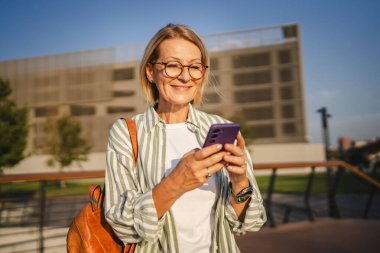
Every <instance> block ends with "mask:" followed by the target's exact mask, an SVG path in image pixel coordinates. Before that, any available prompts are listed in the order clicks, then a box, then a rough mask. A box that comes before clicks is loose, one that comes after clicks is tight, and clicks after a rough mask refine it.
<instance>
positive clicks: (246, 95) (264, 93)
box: [235, 89, 272, 103]
mask: <svg viewBox="0 0 380 253" xmlns="http://www.w3.org/2000/svg"><path fill="white" fill-rule="evenodd" d="M235 101H236V102H237V103H249V102H266V101H272V89H260V90H242V91H237V92H235Z"/></svg>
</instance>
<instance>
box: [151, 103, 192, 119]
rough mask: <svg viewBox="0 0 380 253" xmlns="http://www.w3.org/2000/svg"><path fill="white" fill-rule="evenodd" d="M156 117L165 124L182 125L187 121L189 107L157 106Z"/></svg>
mask: <svg viewBox="0 0 380 253" xmlns="http://www.w3.org/2000/svg"><path fill="white" fill-rule="evenodd" d="M156 112H157V114H158V116H160V118H161V119H162V120H163V121H164V122H165V123H166V124H176V123H183V122H186V120H187V115H188V114H189V105H188V104H187V105H166V106H165V105H163V104H158V108H157V109H156Z"/></svg>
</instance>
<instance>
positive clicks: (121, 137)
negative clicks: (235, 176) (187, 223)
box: [105, 105, 266, 253]
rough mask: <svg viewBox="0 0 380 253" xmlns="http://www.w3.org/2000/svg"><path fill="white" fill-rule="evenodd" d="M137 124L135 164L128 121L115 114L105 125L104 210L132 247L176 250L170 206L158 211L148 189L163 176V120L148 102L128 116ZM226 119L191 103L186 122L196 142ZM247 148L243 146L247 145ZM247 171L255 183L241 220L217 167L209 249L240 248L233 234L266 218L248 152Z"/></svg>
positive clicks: (225, 178)
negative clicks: (159, 214) (107, 134)
mask: <svg viewBox="0 0 380 253" xmlns="http://www.w3.org/2000/svg"><path fill="white" fill-rule="evenodd" d="M133 120H134V121H135V123H136V128H137V139H138V146H139V147H138V149H139V150H138V160H137V168H135V167H134V162H133V154H132V144H131V142H130V136H129V131H128V126H127V124H126V123H125V121H124V120H123V119H119V120H117V121H116V122H115V123H114V125H113V126H112V128H111V130H110V137H109V142H108V147H107V165H106V177H105V188H106V196H105V216H106V219H107V221H108V223H109V224H110V225H111V226H112V228H113V230H114V231H115V233H116V234H117V235H118V236H119V238H120V239H121V240H122V241H123V242H124V243H137V246H136V251H135V252H147V253H150V252H178V241H177V237H176V229H175V224H174V219H173V216H172V214H171V211H170V210H169V211H167V212H166V213H165V214H164V215H163V216H162V217H161V218H160V219H158V217H157V213H156V209H155V205H154V202H153V198H152V189H153V188H154V186H155V185H157V184H158V183H159V182H160V181H161V180H162V179H163V177H164V176H165V170H166V166H165V151H166V135H165V122H164V121H162V120H161V119H160V117H159V116H158V114H157V113H156V111H155V110H154V108H153V107H149V108H148V109H147V110H146V111H145V112H144V113H143V114H139V115H136V116H134V117H133ZM224 122H228V121H227V120H226V119H223V118H221V117H219V116H216V115H210V114H207V113H204V112H201V111H199V110H197V109H195V108H193V107H192V106H191V105H190V108H189V115H188V119H187V121H186V125H187V127H188V128H189V130H190V131H192V132H194V133H195V134H196V136H197V140H198V142H199V144H200V146H203V143H204V141H205V139H206V136H207V132H208V129H209V128H210V126H211V124H213V123H224ZM246 152H247V151H246ZM247 157H248V167H249V168H248V169H247V176H248V179H249V181H250V183H251V185H252V186H253V188H254V191H253V194H252V197H251V199H250V202H249V207H248V208H247V210H246V215H245V219H244V222H241V221H239V220H238V217H237V216H236V214H235V211H234V209H233V206H232V205H231V203H230V201H229V199H230V196H229V194H230V193H229V190H228V184H229V179H228V173H227V171H226V170H225V169H222V170H220V171H219V172H217V173H216V176H217V182H218V186H217V187H218V192H219V198H218V200H217V205H216V211H215V227H214V234H213V240H212V252H223V253H225V252H229V253H233V252H240V251H239V249H238V247H237V244H236V242H235V238H234V234H238V235H239V234H244V233H245V232H247V231H258V230H259V229H260V227H261V226H262V225H263V224H264V223H265V221H266V214H265V210H264V206H263V199H262V197H261V194H260V192H259V190H258V189H259V188H258V186H257V183H256V180H255V178H254V175H253V169H252V160H251V158H250V156H249V154H248V152H247Z"/></svg>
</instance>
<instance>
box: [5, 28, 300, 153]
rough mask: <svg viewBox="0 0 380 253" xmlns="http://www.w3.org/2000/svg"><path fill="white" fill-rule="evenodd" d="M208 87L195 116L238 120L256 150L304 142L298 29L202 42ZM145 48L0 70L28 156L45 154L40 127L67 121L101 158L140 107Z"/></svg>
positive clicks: (26, 62) (15, 63)
mask: <svg viewBox="0 0 380 253" xmlns="http://www.w3.org/2000/svg"><path fill="white" fill-rule="evenodd" d="M203 39H204V41H205V43H206V45H207V47H208V49H209V51H210V56H211V60H210V69H211V71H210V72H211V74H210V81H209V85H208V86H207V87H206V89H205V93H204V95H205V99H204V101H205V102H204V103H203V105H202V106H201V109H202V110H204V111H207V112H210V113H216V114H219V115H221V116H224V117H226V118H232V117H236V116H238V117H239V118H241V119H244V120H245V122H246V123H247V126H248V127H249V128H250V129H251V130H252V134H253V138H254V143H255V144H276V143H305V142H307V139H306V136H307V133H306V125H305V108H304V90H303V89H304V84H303V78H302V61H301V42H300V29H299V26H298V25H297V24H290V25H283V26H276V27H271V28H263V29H254V30H247V31H238V32H232V33H224V34H217V35H211V36H204V37H203ZM143 49H144V46H141V45H138V46H122V47H114V48H108V49H99V50H92V51H85V52H78V53H67V54H60V55H52V56H45V57H35V58H27V59H20V60H12V61H3V62H0V76H1V77H2V78H5V79H7V80H9V82H10V85H11V87H12V90H13V92H12V95H11V98H12V99H13V100H14V101H15V102H16V103H17V104H18V105H20V106H26V107H28V108H29V109H30V110H29V111H30V114H29V122H30V126H31V128H30V134H29V140H28V146H27V150H28V151H29V152H33V153H35V154H42V153H44V145H45V144H46V138H47V137H46V133H45V129H44V125H45V124H46V121H47V119H50V118H55V117H59V116H63V115H71V116H73V117H74V118H76V119H77V120H78V121H80V123H81V124H82V128H83V130H84V131H83V132H84V135H85V137H86V138H88V140H89V141H90V143H91V145H92V151H93V152H104V151H105V149H106V144H107V138H108V131H109V129H110V127H111V125H112V124H113V122H114V121H115V120H116V119H117V118H120V117H124V116H132V115H134V114H136V113H141V112H143V111H144V110H145V108H146V107H147V103H146V101H145V99H144V96H143V94H142V91H141V89H140V85H139V73H138V71H139V63H140V62H139V59H141V57H142V52H143Z"/></svg>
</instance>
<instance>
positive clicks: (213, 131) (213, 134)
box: [203, 123, 240, 148]
mask: <svg viewBox="0 0 380 253" xmlns="http://www.w3.org/2000/svg"><path fill="white" fill-rule="evenodd" d="M239 130H240V125H239V124H238V123H221V124H212V125H211V127H210V129H209V131H208V134H207V137H206V141H205V143H204V145H203V147H204V148H205V147H207V146H210V145H213V144H222V145H223V146H224V144H226V143H231V144H233V143H234V141H235V139H236V136H237V134H238V133H239Z"/></svg>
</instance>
